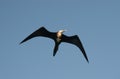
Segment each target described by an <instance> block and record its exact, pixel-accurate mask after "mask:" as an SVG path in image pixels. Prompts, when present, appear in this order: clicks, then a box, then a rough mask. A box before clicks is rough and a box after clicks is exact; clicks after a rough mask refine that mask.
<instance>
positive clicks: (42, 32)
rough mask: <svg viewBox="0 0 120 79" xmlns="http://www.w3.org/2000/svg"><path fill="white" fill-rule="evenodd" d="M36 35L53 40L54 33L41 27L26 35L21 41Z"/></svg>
mask: <svg viewBox="0 0 120 79" xmlns="http://www.w3.org/2000/svg"><path fill="white" fill-rule="evenodd" d="M37 36H43V37H48V38H51V39H53V40H55V36H56V35H55V33H53V32H49V31H48V30H47V29H46V28H44V27H41V28H39V29H38V30H36V31H35V32H33V33H32V34H30V35H29V36H28V37H26V38H25V39H24V40H23V41H22V42H20V44H21V43H23V42H26V41H27V40H29V39H31V38H34V37H37Z"/></svg>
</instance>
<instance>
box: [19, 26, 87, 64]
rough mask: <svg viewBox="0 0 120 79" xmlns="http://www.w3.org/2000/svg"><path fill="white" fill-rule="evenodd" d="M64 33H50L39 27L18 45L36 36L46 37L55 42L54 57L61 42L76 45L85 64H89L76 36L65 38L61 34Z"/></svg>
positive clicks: (61, 31)
mask: <svg viewBox="0 0 120 79" xmlns="http://www.w3.org/2000/svg"><path fill="white" fill-rule="evenodd" d="M65 31H66V30H59V31H58V32H50V31H48V30H47V29H46V28H45V27H41V28H39V29H38V30H36V31H35V32H33V33H32V34H30V35H29V36H28V37H26V38H25V39H24V40H23V41H21V42H20V44H22V43H23V42H26V41H27V40H29V39H31V38H34V37H38V36H42V37H48V38H51V39H53V40H54V42H55V47H54V51H53V56H55V55H56V53H57V50H58V47H59V45H60V44H61V42H67V43H70V44H73V45H76V46H77V47H78V48H79V49H80V50H81V52H82V54H83V56H84V57H85V59H86V60H87V62H89V60H88V58H87V55H86V52H85V50H84V47H83V45H82V43H81V41H80V39H79V37H78V36H77V35H74V36H66V35H64V34H63V32H65Z"/></svg>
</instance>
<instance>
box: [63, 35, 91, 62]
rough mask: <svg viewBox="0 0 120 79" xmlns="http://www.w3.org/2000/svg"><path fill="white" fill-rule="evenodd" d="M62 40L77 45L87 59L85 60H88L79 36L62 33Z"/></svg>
mask: <svg viewBox="0 0 120 79" xmlns="http://www.w3.org/2000/svg"><path fill="white" fill-rule="evenodd" d="M62 42H67V43H71V44H74V45H76V46H77V47H79V49H80V50H81V51H82V53H83V55H84V57H85V59H86V60H87V62H89V60H88V57H87V55H86V52H85V50H84V47H83V45H82V43H81V41H80V39H79V37H78V36H77V35H74V36H66V35H64V34H63V36H62Z"/></svg>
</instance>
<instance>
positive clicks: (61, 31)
mask: <svg viewBox="0 0 120 79" xmlns="http://www.w3.org/2000/svg"><path fill="white" fill-rule="evenodd" d="M65 31H67V30H59V32H60V33H63V32H65Z"/></svg>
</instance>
